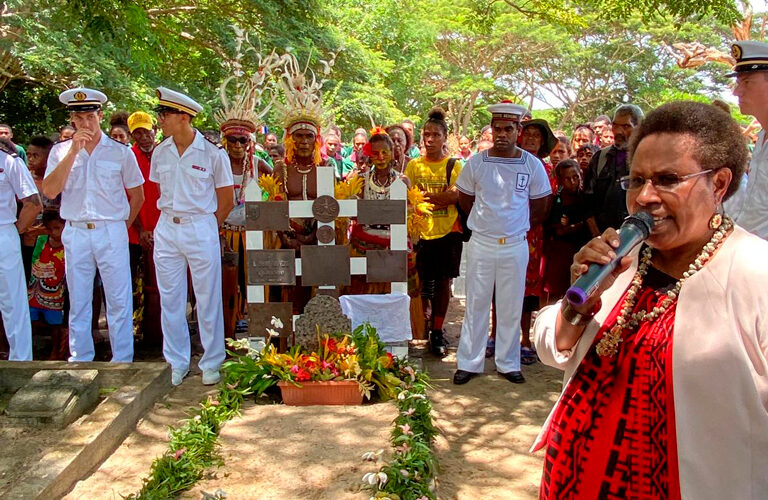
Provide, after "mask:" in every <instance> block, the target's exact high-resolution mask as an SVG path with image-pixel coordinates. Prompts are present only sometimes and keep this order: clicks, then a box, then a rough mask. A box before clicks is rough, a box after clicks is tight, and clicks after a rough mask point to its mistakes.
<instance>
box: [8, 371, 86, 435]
mask: <svg viewBox="0 0 768 500" xmlns="http://www.w3.org/2000/svg"><path fill="white" fill-rule="evenodd" d="M98 376H99V371H98V370H40V371H39V372H37V373H35V374H34V375H32V378H31V379H30V381H29V382H27V383H26V384H25V385H24V386H23V387H21V388H20V389H19V390H18V391H16V393H15V394H13V396H11V399H10V401H9V402H8V406H7V407H6V408H5V415H6V416H8V417H9V418H10V424H11V425H26V426H31V427H54V428H56V429H63V428H64V427H66V426H68V425H69V424H70V423H72V422H74V421H75V420H76V419H78V418H80V417H81V416H82V415H83V414H84V413H85V412H86V411H88V410H90V409H92V408H93V407H94V406H96V404H97V403H98V401H99V385H98V381H97V378H98Z"/></svg>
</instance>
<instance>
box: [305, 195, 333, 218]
mask: <svg viewBox="0 0 768 500" xmlns="http://www.w3.org/2000/svg"><path fill="white" fill-rule="evenodd" d="M312 215H313V216H314V217H315V219H317V220H318V221H319V222H333V220H334V219H335V218H336V217H338V216H339V202H338V201H336V198H334V197H333V196H328V195H324V196H320V197H318V198H317V199H316V200H315V201H314V202H313V203H312Z"/></svg>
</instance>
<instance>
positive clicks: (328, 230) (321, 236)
mask: <svg viewBox="0 0 768 500" xmlns="http://www.w3.org/2000/svg"><path fill="white" fill-rule="evenodd" d="M335 237H336V231H335V230H334V229H333V228H332V227H331V226H320V227H318V228H317V241H319V242H320V243H331V242H332V241H333V239H334V238H335Z"/></svg>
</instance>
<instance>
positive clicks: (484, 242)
mask: <svg viewBox="0 0 768 500" xmlns="http://www.w3.org/2000/svg"><path fill="white" fill-rule="evenodd" d="M527 266H528V244H527V242H526V240H525V234H521V235H518V236H515V237H512V238H507V240H506V242H504V243H499V240H498V239H497V238H489V237H487V236H483V235H481V234H477V233H472V238H471V239H470V240H469V243H468V245H467V285H466V287H467V299H466V310H465V312H464V323H463V324H462V326H461V338H460V339H459V349H458V351H457V352H456V359H457V365H458V368H459V370H465V371H468V372H472V373H482V372H483V368H484V364H485V344H486V340H487V338H488V328H489V326H490V311H491V298H492V296H493V286H494V283H495V285H496V318H497V320H498V324H497V325H496V370H497V371H499V372H501V373H507V372H511V371H519V370H520V317H521V315H522V311H523V297H524V295H525V271H526V268H527Z"/></svg>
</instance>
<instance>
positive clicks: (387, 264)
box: [365, 250, 408, 283]
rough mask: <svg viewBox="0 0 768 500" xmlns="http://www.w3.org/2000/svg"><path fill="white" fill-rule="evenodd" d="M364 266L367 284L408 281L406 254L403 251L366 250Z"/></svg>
mask: <svg viewBox="0 0 768 500" xmlns="http://www.w3.org/2000/svg"><path fill="white" fill-rule="evenodd" d="M365 264H366V277H365V280H366V281H367V282H368V283H392V282H404V281H408V252H407V251H405V250H368V251H366V252H365Z"/></svg>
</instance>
